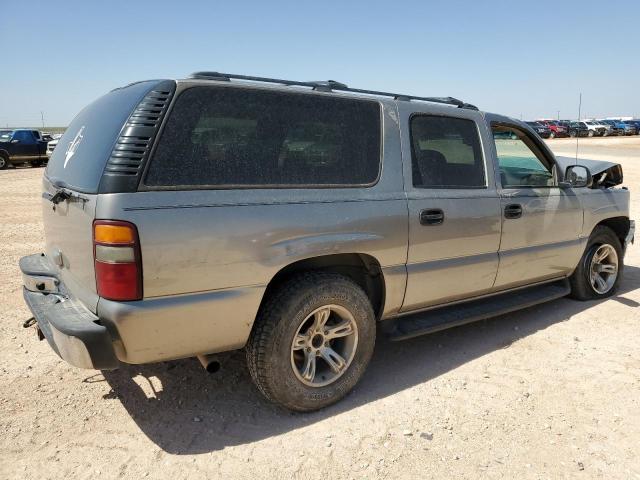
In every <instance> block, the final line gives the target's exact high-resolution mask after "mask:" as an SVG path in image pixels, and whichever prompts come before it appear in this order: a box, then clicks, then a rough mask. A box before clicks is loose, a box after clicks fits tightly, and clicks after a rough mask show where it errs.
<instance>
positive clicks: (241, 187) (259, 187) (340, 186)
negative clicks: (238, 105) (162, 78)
mask: <svg viewBox="0 0 640 480" xmlns="http://www.w3.org/2000/svg"><path fill="white" fill-rule="evenodd" d="M192 89H203V90H208V89H232V90H234V91H240V92H241V91H246V90H252V91H259V92H263V93H273V92H275V93H278V94H283V95H312V96H315V97H319V98H322V97H324V98H326V96H327V94H326V93H317V92H306V91H303V92H295V91H286V90H281V89H274V88H260V87H254V86H244V85H187V86H185V87H184V88H182V89H180V85H178V90H177V91H176V93H175V95H174V96H173V98H172V99H171V103H170V105H169V107H168V108H167V112H166V115H165V116H164V119H163V121H162V125H161V126H160V128H159V130H158V133H157V135H156V137H155V139H154V142H153V146H152V147H151V151H150V152H149V158H148V160H147V161H146V162H145V165H144V170H143V172H142V175H141V178H140V182H139V184H138V190H137V191H139V192H150V191H171V192H179V191H187V192H188V191H193V190H222V191H225V190H312V189H318V190H326V189H348V188H372V187H374V186H376V185H377V184H378V183H379V182H380V179H381V178H382V171H383V158H384V134H385V125H384V108H385V107H384V105H383V103H382V102H380V101H378V100H375V99H368V98H357V97H355V98H344V97H338V96H331V98H340V99H341V100H342V99H343V100H345V101H355V102H367V103H371V104H375V105H376V106H377V107H378V129H379V130H378V131H379V146H378V173H377V176H376V177H375V179H374V180H373V181H372V182H369V183H358V184H351V183H349V184H346V183H338V184H333V183H332V184H328V183H321V184H313V183H309V184H302V183H301V184H264V183H262V184H255V185H254V184H225V185H215V184H213V185H211V184H207V185H147V183H146V181H147V176H148V174H149V169H150V168H151V165H152V164H153V159H154V157H155V154H156V150H157V149H158V145H159V144H160V141H161V139H162V136H163V134H164V131H165V128H166V126H167V123H168V121H169V119H170V118H171V115H172V114H173V109H174V107H175V105H176V104H177V102H178V100H179V99H180V97H181V96H182V95H183V94H184V93H186V92H187V91H189V90H192Z"/></svg>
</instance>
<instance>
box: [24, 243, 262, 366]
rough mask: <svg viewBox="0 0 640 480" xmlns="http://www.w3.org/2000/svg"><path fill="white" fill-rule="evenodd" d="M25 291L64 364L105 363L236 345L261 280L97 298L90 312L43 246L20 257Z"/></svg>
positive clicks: (258, 297)
mask: <svg viewBox="0 0 640 480" xmlns="http://www.w3.org/2000/svg"><path fill="white" fill-rule="evenodd" d="M20 269H21V270H22V275H23V282H24V299H25V301H26V303H27V305H28V306H29V308H30V309H31V312H32V313H33V316H34V318H35V319H36V321H37V322H38V327H39V328H40V330H41V331H42V333H43V335H44V336H45V338H46V339H47V341H48V342H49V344H50V345H51V348H53V350H54V351H55V352H56V353H57V354H58V355H59V356H60V357H61V358H62V359H64V360H66V361H67V362H69V363H70V364H72V365H74V366H76V367H81V368H94V369H98V370H110V369H115V368H117V367H118V366H119V364H120V362H124V363H133V364H140V363H153V362H159V361H164V360H173V359H176V358H185V357H193V356H196V355H199V354H209V353H219V352H225V351H229V350H235V349H238V348H242V347H243V346H244V345H245V343H246V341H247V339H248V337H249V334H250V333H251V328H252V326H253V321H254V319H255V316H256V312H257V311H258V308H259V306H260V302H261V301H262V297H263V295H264V291H265V288H266V286H264V285H259V286H258V285H254V286H248V287H240V288H232V289H225V290H215V291H207V292H198V293H191V294H183V295H173V296H167V297H155V298H146V299H144V300H139V301H134V302H115V301H111V300H106V299H104V298H100V299H99V301H98V307H97V311H96V313H95V314H94V313H93V312H91V311H90V310H88V309H87V308H86V307H85V306H84V304H83V303H82V302H81V301H80V300H78V299H76V298H75V297H74V295H73V292H69V291H68V289H67V288H66V286H65V285H64V283H63V282H61V281H60V280H59V279H58V278H57V275H56V268H55V266H53V264H52V263H51V261H50V260H49V259H48V257H46V256H45V255H43V254H37V255H30V256H28V257H23V258H21V259H20Z"/></svg>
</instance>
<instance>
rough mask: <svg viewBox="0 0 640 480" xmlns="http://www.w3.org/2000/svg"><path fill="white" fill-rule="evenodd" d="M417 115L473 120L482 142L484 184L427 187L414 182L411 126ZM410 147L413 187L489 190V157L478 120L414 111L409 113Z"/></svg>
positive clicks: (414, 153)
mask: <svg viewBox="0 0 640 480" xmlns="http://www.w3.org/2000/svg"><path fill="white" fill-rule="evenodd" d="M415 117H434V118H445V119H454V120H464V121H467V122H472V123H473V124H474V125H475V127H476V133H477V135H478V143H479V144H480V155H482V169H483V171H482V173H483V177H484V185H478V186H472V187H470V186H462V185H438V186H427V187H419V186H416V185H415V184H414V183H413V162H414V161H415V158H416V152H415V149H414V147H413V129H412V128H411V124H412V123H413V119H414V118H415ZM409 147H410V149H411V159H410V160H411V164H410V167H411V168H410V169H409V174H410V176H411V187H412V188H414V189H416V190H418V191H420V190H488V189H489V176H488V175H487V157H486V155H485V151H484V144H483V142H482V134H481V132H480V126H479V125H478V122H477V121H476V120H474V119H472V118H465V117H457V116H453V115H439V114H435V113H424V112H413V113H412V114H411V115H409Z"/></svg>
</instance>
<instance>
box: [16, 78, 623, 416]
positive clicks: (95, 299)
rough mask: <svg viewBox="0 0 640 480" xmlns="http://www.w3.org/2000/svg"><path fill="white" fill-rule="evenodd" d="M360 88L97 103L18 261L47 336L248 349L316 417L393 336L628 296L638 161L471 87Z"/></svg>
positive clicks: (81, 348) (123, 355)
mask: <svg viewBox="0 0 640 480" xmlns="http://www.w3.org/2000/svg"><path fill="white" fill-rule="evenodd" d="M290 85H295V86H296V87H297V88H295V89H294V88H291V86H290ZM361 92H362V91H358V90H351V89H349V88H348V87H347V86H346V85H344V84H341V83H338V82H333V81H328V82H287V81H284V80H275V79H267V78H260V77H246V76H237V75H231V74H221V73H206V72H201V73H197V74H194V75H193V76H192V77H191V78H188V79H184V80H151V81H144V82H138V83H133V84H130V85H128V86H126V87H122V88H118V89H115V90H112V91H111V92H109V93H107V94H106V95H105V96H104V97H102V98H100V99H98V100H96V101H95V102H94V103H92V104H91V105H89V106H88V107H86V108H85V109H83V110H82V112H81V113H80V114H79V115H78V116H77V117H76V118H75V119H74V120H73V121H72V123H71V125H70V126H69V128H68V130H67V132H66V133H65V135H64V136H63V137H62V139H61V140H60V142H61V143H62V144H64V145H66V148H64V149H62V148H57V149H55V150H54V151H53V155H52V157H51V161H50V162H49V165H48V167H47V169H46V171H45V173H44V178H43V200H42V201H43V204H44V208H43V215H44V218H43V221H44V232H45V240H46V241H45V251H44V252H43V253H38V254H35V255H31V256H27V257H24V258H22V259H21V260H20V269H21V271H22V275H23V282H24V298H25V301H26V303H27V305H28V306H29V308H30V309H31V312H32V313H33V316H34V318H35V321H36V322H37V324H36V325H37V331H38V332H39V334H40V335H41V337H42V338H45V339H46V340H47V341H48V342H49V343H50V345H51V346H52V348H53V350H54V351H55V352H56V353H57V354H58V355H59V356H60V357H62V358H63V359H65V360H66V361H67V362H69V363H71V364H72V365H75V366H78V367H84V368H95V369H114V368H117V367H118V366H119V365H120V364H121V362H124V363H133V364H142V363H150V362H159V361H164V360H171V359H176V358H184V357H192V356H198V358H199V359H200V361H201V362H202V364H203V366H205V368H207V369H208V370H209V371H215V370H216V369H217V368H218V366H219V362H220V361H221V359H222V358H223V357H220V356H219V354H220V353H221V352H228V351H232V350H236V349H244V351H245V354H246V358H247V363H248V368H249V372H250V373H251V377H252V378H253V380H254V382H255V383H256V385H257V386H258V389H259V391H260V392H262V394H264V395H265V396H266V397H267V398H268V399H270V400H272V401H274V402H276V403H278V404H280V405H282V406H284V407H286V408H289V409H292V410H296V411H311V410H316V409H319V408H322V407H325V406H327V405H330V404H332V403H334V402H335V401H337V400H338V399H340V398H341V397H343V396H344V395H345V394H347V393H348V392H349V391H350V390H351V389H352V388H353V387H354V386H355V384H356V383H357V382H358V380H359V379H360V378H361V377H362V375H363V373H364V371H365V369H366V367H367V364H368V362H369V359H370V358H371V355H372V352H373V348H374V344H375V337H376V332H377V331H379V332H381V333H382V334H384V335H387V336H389V337H390V338H392V339H394V340H402V339H406V338H410V337H414V336H417V335H422V334H427V333H430V332H434V331H437V330H441V329H444V328H448V327H452V326H456V325H461V324H463V323H467V322H473V321H477V320H480V319H484V318H487V317H490V316H494V315H498V314H504V313H507V312H510V311H514V310H516V309H519V308H522V307H529V306H531V305H533V304H536V303H540V302H543V301H549V300H553V299H557V298H560V297H563V296H565V295H569V294H570V295H572V296H573V297H575V298H578V299H581V300H589V299H599V298H604V297H608V296H610V295H612V294H613V293H614V292H615V291H616V287H617V285H618V282H619V281H620V274H621V272H622V270H623V257H624V253H625V249H626V247H627V245H628V244H629V242H631V241H632V239H633V235H634V231H635V225H634V223H633V222H632V221H631V220H630V219H629V191H628V190H626V189H622V188H616V185H618V184H619V183H620V182H621V179H622V169H621V167H620V165H618V164H615V163H610V162H591V163H588V164H586V165H576V162H575V160H574V159H569V161H563V160H562V159H558V158H556V157H555V156H554V155H553V153H552V152H551V151H550V150H549V148H548V147H547V146H546V144H545V142H543V141H542V140H541V139H540V137H539V136H538V134H537V133H536V132H534V130H533V129H532V128H531V127H529V126H528V125H527V124H525V123H523V122H520V121H518V120H514V119H512V118H508V117H505V116H501V115H496V114H491V113H481V112H479V111H478V109H477V108H475V107H474V106H472V105H469V104H467V103H464V102H462V101H459V100H456V99H454V98H429V97H409V96H404V95H398V94H388V93H382V92H371V91H367V92H366V93H368V94H375V95H376V96H375V97H373V96H371V95H363V94H362V93H361ZM151 106H152V107H153V108H151ZM97 126H99V128H96V127H97ZM492 132H493V135H492ZM538 190H540V191H543V192H544V194H543V195H533V196H532V194H531V192H536V191H538ZM562 192H565V194H562ZM578 192H579V193H578ZM516 292H517V293H516ZM505 321H507V320H505ZM376 324H379V327H380V328H379V329H377V328H376ZM20 341H21V340H20ZM397 368H398V369H401V368H402V366H401V365H398V366H397Z"/></svg>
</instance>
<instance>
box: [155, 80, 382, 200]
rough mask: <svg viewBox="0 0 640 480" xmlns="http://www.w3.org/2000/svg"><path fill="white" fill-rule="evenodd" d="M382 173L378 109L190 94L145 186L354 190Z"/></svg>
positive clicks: (180, 103) (362, 104) (362, 103)
mask: <svg viewBox="0 0 640 480" xmlns="http://www.w3.org/2000/svg"><path fill="white" fill-rule="evenodd" d="M379 170H380V106H379V104H378V103H377V102H373V101H368V100H352V99H344V98H338V97H330V96H326V97H321V96H315V95H307V94H300V93H283V92H269V91H258V90H248V89H237V88H233V87H192V88H190V89H188V90H186V91H185V92H183V93H182V94H181V95H180V96H179V97H178V98H177V99H176V103H175V105H174V107H173V109H172V111H171V114H170V117H169V118H168V120H167V124H166V126H165V128H164V131H163V133H162V137H161V138H160V141H159V143H158V146H157V149H156V151H155V153H154V154H153V158H152V160H151V164H150V166H149V170H148V172H147V176H146V179H145V185H147V186H149V187H160V188H162V187H165V188H189V187H192V188H233V187H263V188H266V187H272V188H278V187H284V188H286V187H290V188H292V187H299V186H320V187H321V186H329V185H336V186H355V185H370V184H373V183H375V181H376V180H377V178H378V174H379Z"/></svg>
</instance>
